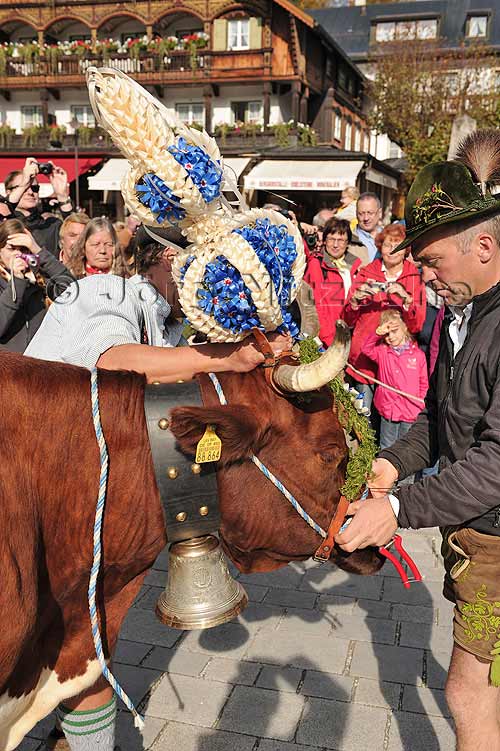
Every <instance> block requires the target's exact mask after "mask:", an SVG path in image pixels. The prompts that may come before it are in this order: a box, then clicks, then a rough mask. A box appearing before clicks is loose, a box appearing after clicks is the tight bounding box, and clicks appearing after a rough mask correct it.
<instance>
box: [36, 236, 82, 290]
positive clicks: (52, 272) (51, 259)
mask: <svg viewBox="0 0 500 751" xmlns="http://www.w3.org/2000/svg"><path fill="white" fill-rule="evenodd" d="M39 253H40V272H41V274H42V276H43V277H44V278H45V280H46V281H47V294H48V296H49V297H50V299H51V300H54V299H55V298H56V297H57V296H58V295H59V294H60V293H61V291H62V290H63V289H65V288H66V287H67V286H68V284H71V283H72V282H74V281H75V278H74V276H73V275H72V274H71V272H70V271H68V269H67V268H66V266H65V265H64V264H63V263H61V261H59V260H58V259H57V258H56V257H55V256H54V255H52V253H49V251H48V250H46V249H45V248H40V251H39ZM49 282H52V284H50V283H49Z"/></svg>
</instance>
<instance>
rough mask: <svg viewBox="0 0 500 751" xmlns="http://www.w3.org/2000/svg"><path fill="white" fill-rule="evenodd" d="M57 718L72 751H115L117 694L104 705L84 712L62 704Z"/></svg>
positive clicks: (58, 709)
mask: <svg viewBox="0 0 500 751" xmlns="http://www.w3.org/2000/svg"><path fill="white" fill-rule="evenodd" d="M57 718H58V720H59V723H60V725H61V728H62V730H63V732H64V735H65V736H66V740H67V741H68V745H69V747H70V749H71V751H113V749H114V747H115V721H116V696H113V698H112V700H111V701H110V702H108V703H107V704H104V706H102V707H98V708H97V709H89V710H86V711H84V712H81V711H72V710H71V709H68V708H67V707H65V706H64V705H62V704H60V705H59V707H58V708H57Z"/></svg>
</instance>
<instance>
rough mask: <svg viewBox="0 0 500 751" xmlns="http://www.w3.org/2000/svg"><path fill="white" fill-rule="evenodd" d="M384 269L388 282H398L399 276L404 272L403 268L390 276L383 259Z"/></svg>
mask: <svg viewBox="0 0 500 751" xmlns="http://www.w3.org/2000/svg"><path fill="white" fill-rule="evenodd" d="M382 271H383V272H384V276H385V278H386V281H388V282H396V281H397V280H398V279H399V277H400V276H401V274H402V273H403V269H401V271H400V272H399V273H398V274H396V275H395V276H389V275H388V274H389V272H388V270H387V269H386V267H385V264H384V262H383V261H382Z"/></svg>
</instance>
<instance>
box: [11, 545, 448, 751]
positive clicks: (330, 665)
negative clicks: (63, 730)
mask: <svg viewBox="0 0 500 751" xmlns="http://www.w3.org/2000/svg"><path fill="white" fill-rule="evenodd" d="M403 538H404V543H405V547H406V549H407V550H408V552H410V553H411V554H412V556H413V558H414V560H415V562H416V563H417V565H418V566H419V568H420V570H421V572H422V574H423V575H424V576H425V580H424V582H423V583H421V584H413V585H412V588H411V589H410V590H406V589H404V588H403V586H402V585H401V583H400V580H399V578H398V577H397V574H396V571H395V569H394V567H393V566H392V565H391V564H390V563H386V564H385V566H384V567H383V569H382V571H381V572H380V574H379V575H377V576H372V577H361V576H354V575H350V574H346V573H344V572H342V571H340V570H338V569H335V568H333V567H331V566H328V565H327V566H319V565H317V564H315V563H314V562H312V561H307V562H305V563H300V564H290V565H289V566H288V567H287V568H286V569H282V570H281V571H277V572H273V573H271V574H254V575H252V576H243V575H242V576H240V580H241V581H242V583H243V584H244V586H245V588H246V590H247V592H248V595H249V598H250V601H251V602H250V604H249V605H248V607H247V608H246V610H245V611H244V612H243V613H242V615H241V616H240V617H239V618H238V620H236V621H233V622H231V623H228V624H225V625H223V626H219V627H217V628H214V629H209V630H206V631H200V632H195V631H192V632H179V631H175V630H173V629H169V628H166V627H165V626H163V625H162V624H160V623H159V622H158V621H157V620H156V618H155V615H154V606H155V603H156V600H157V599H158V596H159V595H160V593H161V588H162V587H163V586H164V584H165V581H166V573H165V569H166V560H167V556H166V552H165V551H164V552H163V553H162V554H161V555H160V557H159V558H158V560H157V562H156V564H155V567H154V569H153V571H151V573H150V574H149V575H148V577H147V579H146V583H145V586H144V587H143V589H142V591H141V593H140V595H139V596H138V598H137V600H136V602H135V604H134V607H133V608H132V609H131V610H130V612H129V614H128V616H127V619H126V621H125V623H124V625H123V628H122V631H121V639H120V642H119V647H118V651H117V654H116V660H115V674H116V675H117V677H118V679H119V680H120V681H121V682H122V685H123V687H124V688H125V690H126V691H127V692H128V693H129V695H130V696H131V697H132V699H133V701H135V702H137V703H138V704H139V705H140V708H141V709H142V711H143V712H144V714H145V716H146V723H145V729H144V731H143V732H142V734H139V732H138V731H136V730H135V729H134V728H133V723H132V720H131V718H130V715H129V714H128V713H127V712H125V711H120V713H119V716H118V742H119V743H120V746H121V749H122V751H144V750H145V749H152V750H153V751H257V749H258V750H259V751H319V750H320V749H334V750H335V751H382V750H384V751H385V750H387V751H399V750H400V749H405V750H406V749H408V751H421V750H422V751H424V750H425V751H438V749H439V751H452V749H454V748H455V746H454V734H453V726H452V722H451V720H450V717H449V712H448V709H447V707H446V702H445V698H444V692H443V686H444V682H445V678H446V670H447V667H448V662H449V657H450V652H451V646H452V637H451V618H452V607H451V605H450V603H448V602H447V601H446V600H444V598H443V597H442V595H441V580H442V563H441V561H440V559H439V556H438V554H437V551H438V549H439V544H440V537H439V533H438V531H437V530H425V531H421V532H418V533H417V532H411V531H405V532H404V533H403ZM51 726H52V718H48V719H47V720H45V721H44V722H43V723H40V724H39V725H38V726H37V727H36V728H35V729H34V730H33V731H32V733H31V735H30V737H29V738H27V739H25V741H24V742H23V744H22V745H21V746H20V747H19V751H42V749H43V748H44V745H43V743H41V739H43V738H44V737H46V735H47V733H48V731H49V729H50V727H51Z"/></svg>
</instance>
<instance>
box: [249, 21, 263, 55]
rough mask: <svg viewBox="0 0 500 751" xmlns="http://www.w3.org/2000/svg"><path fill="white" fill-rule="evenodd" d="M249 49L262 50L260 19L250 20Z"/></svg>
mask: <svg viewBox="0 0 500 751" xmlns="http://www.w3.org/2000/svg"><path fill="white" fill-rule="evenodd" d="M249 21H250V31H249V36H250V49H251V50H260V49H261V48H262V18H256V17H253V18H250V19H249Z"/></svg>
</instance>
